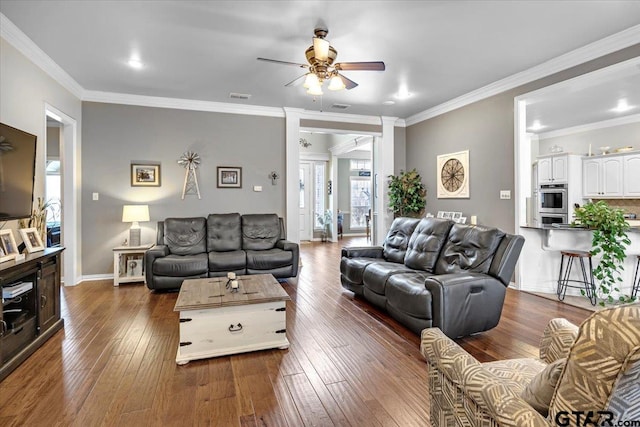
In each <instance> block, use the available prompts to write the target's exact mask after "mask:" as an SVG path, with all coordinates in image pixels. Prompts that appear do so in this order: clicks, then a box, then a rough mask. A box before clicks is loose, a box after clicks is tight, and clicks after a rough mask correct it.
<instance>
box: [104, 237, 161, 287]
mask: <svg viewBox="0 0 640 427" xmlns="http://www.w3.org/2000/svg"><path fill="white" fill-rule="evenodd" d="M152 246H153V245H152V244H150V243H149V244H146V245H140V246H117V247H115V248H113V286H120V283H133V282H143V283H144V281H145V280H144V253H145V252H147V250H148V249H149V248H151V247H152Z"/></svg>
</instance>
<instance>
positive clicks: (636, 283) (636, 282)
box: [631, 255, 640, 298]
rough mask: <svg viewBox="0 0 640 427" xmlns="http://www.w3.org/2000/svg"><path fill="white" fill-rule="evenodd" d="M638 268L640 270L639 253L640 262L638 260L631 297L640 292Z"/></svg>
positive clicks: (639, 256)
mask: <svg viewBox="0 0 640 427" xmlns="http://www.w3.org/2000/svg"><path fill="white" fill-rule="evenodd" d="M638 270H640V255H638V262H636V272H635V273H634V275H633V283H632V285H631V297H632V298H633V297H635V296H636V295H637V294H638V290H640V274H638Z"/></svg>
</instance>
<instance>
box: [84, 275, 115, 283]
mask: <svg viewBox="0 0 640 427" xmlns="http://www.w3.org/2000/svg"><path fill="white" fill-rule="evenodd" d="M96 280H113V274H87V275H86V276H82V278H81V279H80V282H95V281H96Z"/></svg>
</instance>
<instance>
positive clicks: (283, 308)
mask: <svg viewBox="0 0 640 427" xmlns="http://www.w3.org/2000/svg"><path fill="white" fill-rule="evenodd" d="M286 309H287V308H286V307H280V308H276V311H285V310H286Z"/></svg>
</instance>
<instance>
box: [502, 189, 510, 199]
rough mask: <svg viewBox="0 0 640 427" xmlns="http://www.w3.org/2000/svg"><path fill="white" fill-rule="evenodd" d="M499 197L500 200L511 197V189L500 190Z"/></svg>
mask: <svg viewBox="0 0 640 427" xmlns="http://www.w3.org/2000/svg"><path fill="white" fill-rule="evenodd" d="M500 199H501V200H509V199H511V190H500Z"/></svg>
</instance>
